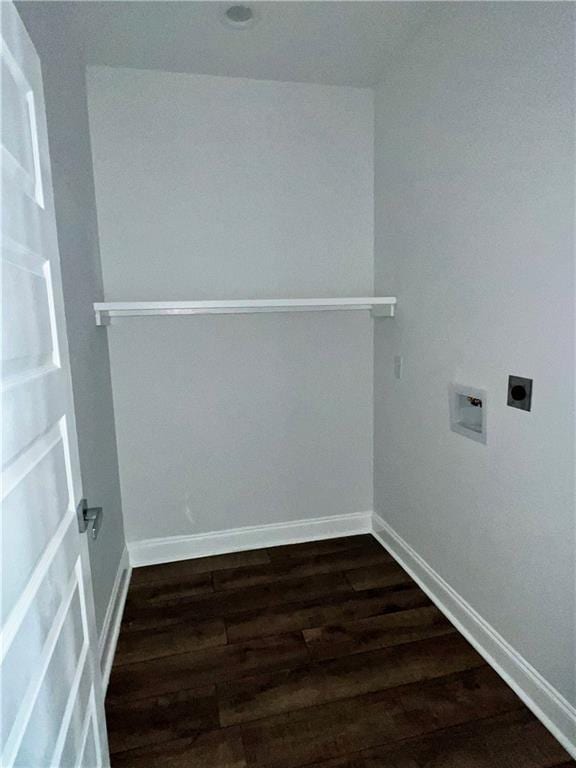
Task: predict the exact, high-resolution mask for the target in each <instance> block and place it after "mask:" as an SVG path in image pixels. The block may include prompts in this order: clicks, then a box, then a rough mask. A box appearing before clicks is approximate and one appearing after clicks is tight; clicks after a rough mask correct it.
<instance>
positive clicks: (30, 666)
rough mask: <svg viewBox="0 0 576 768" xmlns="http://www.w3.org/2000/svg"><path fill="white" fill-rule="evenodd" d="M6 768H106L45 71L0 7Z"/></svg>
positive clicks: (0, 642)
mask: <svg viewBox="0 0 576 768" xmlns="http://www.w3.org/2000/svg"><path fill="white" fill-rule="evenodd" d="M0 13H1V23H2V27H1V44H2V49H1V65H2V74H1V88H2V134H1V145H2V146H1V153H2V154H1V163H2V220H1V237H2V241H1V242H2V411H3V412H2V417H3V418H2V531H1V533H2V544H1V546H2V591H1V607H0V615H1V635H0V659H1V668H0V672H1V702H0V704H1V723H0V728H1V730H0V733H1V738H2V743H1V750H2V752H1V759H0V764H1V765H2V768H8V767H9V766H21V768H40V766H42V767H43V768H44V767H47V766H50V768H56V767H57V768H67V767H68V766H76V767H79V768H96V766H107V765H108V764H109V758H108V746H107V740H106V729H105V719H104V708H103V694H102V679H101V674H100V669H99V664H98V663H97V659H96V648H97V647H98V646H97V642H96V625H95V620H94V605H93V598H92V586H91V582H90V565H89V561H88V548H87V542H86V535H85V534H80V532H79V525H78V522H77V516H76V509H77V506H78V504H79V502H80V499H81V497H82V488H81V481H80V472H79V465H78V447H77V439H76V432H75V428H76V427H75V420H74V411H73V408H72V389H71V381H70V366H69V361H68V346H67V341H66V328H65V320H64V308H63V302H62V290H61V280H60V266H59V259H58V244H57V240H56V224H55V217H54V203H53V195H52V180H51V174H50V160H49V155H48V140H47V134H46V118H45V111H44V97H43V91H42V77H41V70H40V62H39V59H38V56H37V54H36V51H35V50H34V47H33V45H32V43H31V41H30V39H29V37H28V35H27V33H26V31H25V29H24V26H23V24H22V22H21V21H20V17H19V16H18V13H17V11H16V9H15V7H14V6H13V5H12V3H7V2H2V3H0Z"/></svg>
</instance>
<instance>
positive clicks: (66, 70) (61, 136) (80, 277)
mask: <svg viewBox="0 0 576 768" xmlns="http://www.w3.org/2000/svg"><path fill="white" fill-rule="evenodd" d="M18 10H19V12H20V14H21V16H22V17H23V20H24V23H25V24H26V26H27V29H28V32H29V34H30V37H31V38H32V40H33V42H34V45H35V46H36V48H37V50H38V53H39V55H40V58H41V62H42V76H43V80H44V95H45V101H46V113H47V123H48V138H49V142H50V159H51V163H52V182H53V186H54V202H55V207H56V221H57V226H58V245H59V249H60V264H61V269H62V286H63V291H64V304H65V312H66V325H67V332H68V348H69V351H70V367H71V372H72V386H73V391H74V409H75V413H76V425H77V429H78V447H79V452H80V465H81V471H82V485H83V489H84V495H85V496H86V498H87V499H88V501H89V503H90V504H91V505H92V506H101V507H103V511H104V523H103V526H102V528H101V530H100V534H99V536H98V539H97V540H96V541H93V540H92V539H90V538H89V540H88V541H89V549H90V565H91V569H92V584H93V588H94V604H95V609H96V622H97V625H98V630H99V632H100V631H101V630H102V629H103V625H104V619H105V616H106V611H107V609H108V605H109V602H110V600H111V597H112V590H113V586H114V579H115V576H116V573H117V570H118V568H119V566H120V561H121V557H122V553H123V551H124V529H123V523H122V506H121V499H120V481H119V476H118V459H117V451H116V436H115V427H114V412H113V404H112V387H111V381H110V361H109V356H108V340H107V338H106V333H102V329H100V328H96V326H95V325H94V313H93V311H91V305H92V302H93V301H98V300H101V299H102V297H103V287H102V271H101V266H100V254H99V250H98V224H97V219H96V201H95V198H94V180H93V175H92V156H91V150H90V135H89V127H88V110H87V105H86V81H85V69H84V62H83V60H82V58H81V56H80V54H79V53H78V52H77V51H76V50H75V48H74V46H73V45H72V44H71V43H70V40H69V39H67V37H66V35H65V34H64V33H63V25H62V19H61V17H60V13H59V11H58V10H56V8H55V7H54V6H53V5H52V4H48V5H47V7H45V8H43V7H42V6H41V4H38V3H20V4H19V6H18Z"/></svg>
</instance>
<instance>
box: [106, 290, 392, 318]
mask: <svg viewBox="0 0 576 768" xmlns="http://www.w3.org/2000/svg"><path fill="white" fill-rule="evenodd" d="M395 307H396V297H395V296H363V297H359V298H358V297H354V298H343V299H230V300H229V301H104V302H96V303H95V304H94V312H95V314H96V325H109V324H110V322H111V321H112V318H119V317H144V316H149V315H153V316H157V317H175V316H180V315H227V314H251V313H254V312H322V311H341V310H347V311H351V310H368V311H370V312H371V313H372V315H373V316H374V317H393V316H394V310H395Z"/></svg>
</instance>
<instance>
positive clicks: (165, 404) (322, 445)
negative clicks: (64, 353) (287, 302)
mask: <svg viewBox="0 0 576 768" xmlns="http://www.w3.org/2000/svg"><path fill="white" fill-rule="evenodd" d="M88 81H89V108H90V122H91V133H92V147H93V157H94V168H95V179H96V196H97V204H98V214H99V224H100V237H101V248H102V262H103V270H104V285H105V294H106V298H107V299H109V300H115V299H116V300H122V299H125V300H130V299H142V300H146V299H148V300H154V299H187V298H188V299H192V298H196V299H202V298H268V297H298V296H300V297H305V296H308V297H315V296H346V295H348V296H353V295H362V294H365V293H367V292H368V293H371V292H372V287H373V95H372V92H371V91H369V90H363V89H356V88H346V87H330V86H316V85H302V84H291V83H278V82H275V83H272V82H265V81H251V80H244V79H228V78H219V77H207V76H194V75H176V74H168V73H160V72H152V71H141V70H130V69H111V68H94V69H90V70H89V78H88ZM108 334H109V340H110V346H111V357H112V376H113V388H114V399H115V409H116V416H117V430H118V443H119V458H120V471H121V482H122V493H123V498H124V509H125V515H126V526H127V536H128V539H129V540H130V541H138V540H142V539H148V538H154V537H162V536H170V535H181V534H187V533H198V532H205V531H212V530H220V529H227V528H235V527H240V526H243V525H253V524H261V523H270V522H280V521H288V520H297V519H303V518H311V517H319V516H324V515H333V514H339V513H350V512H360V511H365V510H369V509H370V508H371V506H372V320H371V319H370V318H369V317H368V316H367V313H366V315H364V314H362V315H360V314H358V313H340V314H338V313H315V314H314V313H311V314H291V315H289V314H285V315H260V316H229V317H226V316H224V317H196V318H177V319H151V318H146V319H132V320H125V321H123V323H122V324H118V325H117V326H116V325H115V326H112V327H111V328H110V329H109V330H108Z"/></svg>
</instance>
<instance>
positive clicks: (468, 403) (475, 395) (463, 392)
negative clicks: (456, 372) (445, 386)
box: [449, 384, 487, 443]
mask: <svg viewBox="0 0 576 768" xmlns="http://www.w3.org/2000/svg"><path fill="white" fill-rule="evenodd" d="M449 397H450V429H451V430H452V432H456V433H457V434H459V435H463V436H464V437H469V438H470V439H471V440H476V442H478V443H485V442H486V407H487V396H486V390H485V389H478V388H477V387H467V386H464V385H463V384H451V385H450V391H449Z"/></svg>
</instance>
